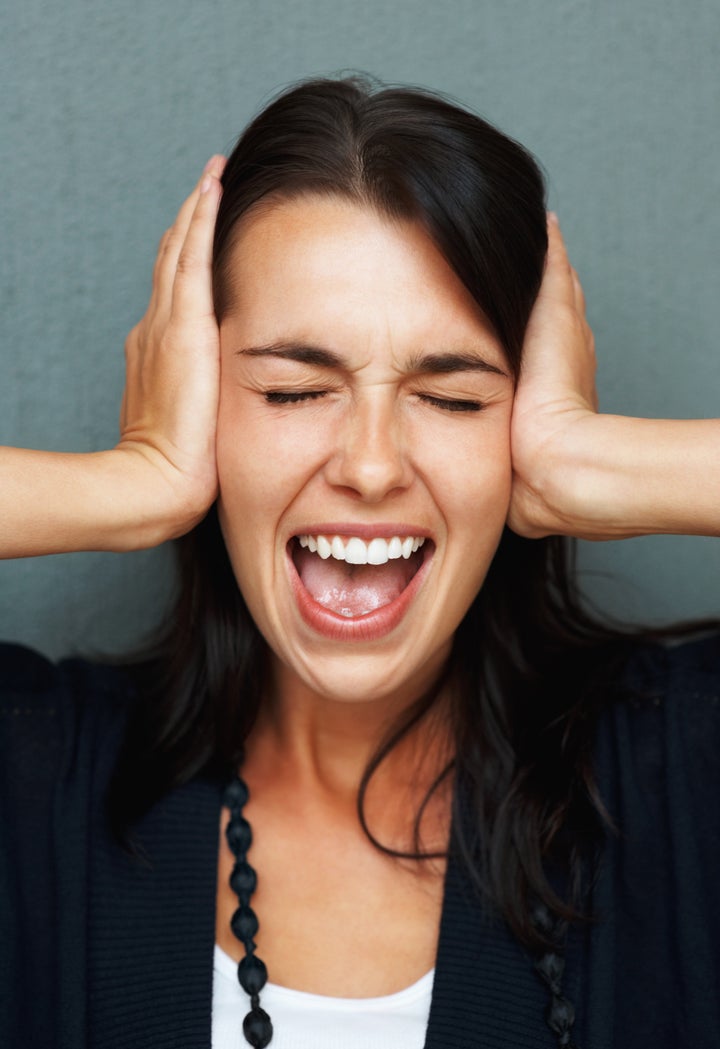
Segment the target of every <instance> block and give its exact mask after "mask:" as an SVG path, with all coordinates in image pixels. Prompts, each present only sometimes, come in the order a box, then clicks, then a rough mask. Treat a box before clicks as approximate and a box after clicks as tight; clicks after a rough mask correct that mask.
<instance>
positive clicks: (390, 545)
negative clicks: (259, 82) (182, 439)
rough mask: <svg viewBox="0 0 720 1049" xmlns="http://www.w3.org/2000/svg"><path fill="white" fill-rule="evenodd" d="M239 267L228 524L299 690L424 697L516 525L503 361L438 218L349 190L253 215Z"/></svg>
mask: <svg viewBox="0 0 720 1049" xmlns="http://www.w3.org/2000/svg"><path fill="white" fill-rule="evenodd" d="M227 272H228V273H229V296H228V298H229V302H230V306H229V308H228V310H227V312H226V315H225V317H224V318H223V321H222V324H221V331H220V334H221V353H222V383H221V400H220V412H219V429H218V439H217V451H218V470H219V477H220V493H221V494H220V501H219V513H220V522H221V526H222V530H223V535H224V537H225V542H226V544H227V549H228V552H229V555H230V559H231V561H232V565H233V569H234V572H235V575H236V578H237V582H238V584H239V586H240V589H241V591H242V593H243V595H244V597H245V600H246V602H247V605H248V608H249V609H250V612H251V614H252V616H253V618H254V620H255V622H256V623H257V625H258V627H259V629H260V631H261V632H262V634H263V636H264V637H265V639H266V641H267V643H268V645H269V646H270V648H271V650H272V652H273V653H274V660H275V670H276V672H277V676H278V680H279V682H280V685H281V687H283V685H285V686H292V687H297V686H301V687H304V688H306V689H309V690H310V691H311V692H312V693H314V694H317V695H321V696H323V697H325V698H336V699H339V700H345V701H348V700H353V701H358V700H372V699H386V698H387V697H390V696H393V697H395V698H398V697H404V696H407V698H408V700H409V699H411V698H414V697H415V696H416V695H417V694H418V693H419V692H420V691H421V690H422V689H423V688H424V687H427V685H428V684H430V683H431V681H432V680H433V679H434V677H435V676H436V675H437V673H438V671H439V669H440V667H441V666H442V664H443V662H444V661H445V659H446V658H447V655H448V653H449V649H450V644H451V639H452V635H453V633H454V631H455V629H456V627H457V626H458V624H459V622H460V620H461V619H462V617H463V616H464V614H465V612H466V611H467V609H468V607H469V605H470V603H471V602H472V600H473V598H474V597H475V595H476V593H477V591H478V589H479V588H480V586H481V584H482V582H483V579H484V577H485V573H486V571H487V569H488V566H489V564H490V561H491V559H492V556H493V553H494V551H495V549H496V546H497V544H498V541H499V539H500V535H501V532H502V528H503V525H504V522H505V517H506V513H507V508H508V503H509V497H510V482H511V463H510V415H511V408H512V396H513V382H512V379H511V376H510V372H509V369H508V366H507V363H506V361H505V358H504V354H503V351H502V349H501V347H500V345H499V343H498V341H497V339H496V338H495V336H494V335H493V333H492V331H491V330H490V327H489V325H488V324H487V322H486V321H485V320H484V318H483V315H482V314H481V313H480V311H479V309H478V307H477V306H476V305H475V303H474V301H473V300H472V298H471V297H470V295H469V293H468V292H467V291H466V290H465V288H464V286H463V285H462V283H461V282H460V280H459V279H458V277H457V276H456V275H455V274H454V272H453V271H452V270H451V269H450V267H449V266H448V264H447V263H446V262H445V261H444V259H443V258H442V256H441V255H440V253H439V251H438V249H437V248H436V247H435V246H434V244H433V242H432V241H431V239H430V238H429V237H428V235H427V234H426V233H425V232H424V230H423V229H422V228H421V227H420V226H419V225H418V224H415V223H412V222H395V221H391V220H389V219H387V218H384V217H382V216H380V215H378V214H377V213H376V212H375V211H373V210H371V209H369V208H365V207H362V206H359V205H357V204H353V203H349V202H347V201H345V200H343V199H340V198H326V197H320V196H305V197H299V198H294V199H292V200H290V201H283V202H279V203H276V204H274V205H273V206H269V207H263V208H261V209H259V210H257V211H255V212H254V213H250V214H249V215H248V216H246V217H245V218H244V219H243V221H242V223H241V225H240V228H239V230H238V231H237V239H236V241H235V243H234V246H233V250H232V253H231V255H230V259H229V266H228V271H227ZM363 561H366V562H367V561H369V563H362V562H363ZM375 562H377V563H375Z"/></svg>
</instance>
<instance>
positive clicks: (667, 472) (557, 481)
mask: <svg viewBox="0 0 720 1049" xmlns="http://www.w3.org/2000/svg"><path fill="white" fill-rule="evenodd" d="M543 460H544V462H543V465H542V468H541V469H540V470H538V477H537V484H534V485H533V495H534V498H535V500H536V512H537V513H538V514H539V515H540V516H541V517H542V518H544V522H543V524H544V529H547V530H549V531H558V532H561V533H562V534H566V535H575V536H579V537H581V538H584V539H621V538H628V537H631V536H637V535H647V534H652V533H672V534H686V535H720V420H713V419H709V420H689V421H685V420H656V419H636V418H627V417H624V416H612V415H587V416H585V417H584V418H582V419H579V420H578V421H577V422H576V423H575V425H574V426H572V427H569V428H568V429H567V430H566V431H565V432H564V434H563V435H562V437H561V438H559V439H558V440H557V442H556V444H555V446H553V443H552V442H548V445H547V446H546V455H545V456H543ZM538 523H540V521H538ZM541 527H542V526H541Z"/></svg>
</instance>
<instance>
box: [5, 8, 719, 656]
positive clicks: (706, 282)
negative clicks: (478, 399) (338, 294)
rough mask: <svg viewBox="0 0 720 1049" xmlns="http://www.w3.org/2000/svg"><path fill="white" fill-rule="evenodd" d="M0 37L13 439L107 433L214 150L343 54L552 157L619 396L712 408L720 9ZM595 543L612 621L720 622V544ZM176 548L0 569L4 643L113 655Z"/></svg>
mask: <svg viewBox="0 0 720 1049" xmlns="http://www.w3.org/2000/svg"><path fill="white" fill-rule="evenodd" d="M0 35H1V37H2V40H1V42H0V49H1V53H0V80H1V82H2V113H1V115H0V149H1V150H2V175H3V177H2V184H3V193H2V195H0V229H1V230H2V250H1V251H0V267H1V270H2V273H1V280H0V288H1V291H0V294H1V295H2V306H1V309H0V325H1V326H2V332H1V339H0V354H1V362H2V367H1V370H0V443H5V444H20V445H26V446H29V447H41V448H53V449H63V450H73V451H81V450H93V449H99V448H104V447H108V446H111V445H112V444H113V443H114V441H115V439H116V433H117V429H116V425H117V424H116V420H117V411H118V406H119V402H120V396H121V391H122V381H123V378H122V376H123V356H122V347H123V342H124V338H125V334H126V333H127V331H128V330H129V329H130V327H131V326H132V325H133V324H134V323H135V321H136V320H137V318H138V317H139V316H140V315H141V314H142V312H143V311H144V305H145V302H146V299H147V293H148V282H149V277H150V272H151V266H152V260H153V255H154V250H155V246H156V244H157V241H158V239H159V237H160V235H161V233H162V231H163V230H164V229H165V228H166V226H167V225H168V224H169V223H170V222H171V221H172V218H173V215H174V213H175V210H176V208H177V206H178V204H179V202H180V201H181V200H182V199H183V197H184V196H185V195H186V192H187V191H188V189H189V187H190V186H191V185H192V183H193V182H194V181H195V179H196V178H197V177H198V174H199V171H200V170H201V168H202V166H203V164H204V162H205V160H206V158H207V157H208V156H209V155H210V154H211V153H213V152H215V151H226V150H227V149H228V148H229V147H230V146H231V144H232V142H233V141H234V139H235V138H236V137H237V135H238V133H239V132H240V130H241V128H242V126H243V125H244V124H245V123H246V121H247V120H248V119H249V118H250V116H251V115H252V114H253V113H254V112H255V111H256V110H257V109H258V108H259V107H260V106H261V105H262V103H263V102H265V101H266V100H267V99H268V98H269V97H270V96H271V95H272V94H273V93H274V92H276V91H277V90H278V89H279V88H281V87H283V86H284V85H286V84H288V83H289V82H291V81H293V80H294V79H296V78H299V77H303V76H308V75H310V74H322V73H332V72H337V71H339V70H346V69H362V70H366V71H368V72H370V73H373V74H375V75H376V76H379V77H381V78H382V79H383V80H386V81H390V82H405V83H415V84H422V85H427V86H430V87H434V88H438V89H440V90H443V91H446V92H448V93H450V94H452V95H455V96H456V97H457V98H459V99H461V100H462V101H464V102H466V103H467V104H469V105H471V106H472V107H473V108H474V109H476V110H477V111H478V112H480V113H481V114H482V115H484V116H485V117H487V118H488V119H490V120H492V121H493V122H495V123H497V124H499V126H500V127H502V128H503V129H504V130H505V131H507V132H508V133H510V134H512V135H513V136H514V137H516V138H518V139H520V141H522V142H523V143H525V144H526V145H527V146H528V147H529V148H530V149H531V150H532V151H533V152H534V153H535V154H536V155H537V156H538V157H539V159H540V160H541V162H542V163H543V165H544V167H545V169H546V171H547V173H548V179H549V185H550V194H551V197H550V203H551V205H552V206H553V207H554V208H555V209H557V210H558V212H559V214H560V217H561V221H562V224H563V229H564V232H565V234H566V238H567V240H568V242H569V246H570V249H571V256H572V259H573V262H574V263H575V265H576V267H577V268H578V270H579V272H580V274H581V277H582V280H583V283H584V286H585V289H586V293H587V297H588V301H589V313H590V319H591V323H592V324H593V327H594V329H595V333H596V337H597V344H598V353H599V360H600V374H599V385H600V397H601V407H602V408H603V409H604V410H606V411H611V412H625V413H629V414H637V415H656V416H663V417H671V416H672V417H678V418H681V417H693V416H716V415H718V414H719V412H718V393H719V392H720V355H719V354H718V309H717V307H718V272H719V265H718V264H719V263H720V258H719V252H718V243H720V214H719V209H718V190H719V189H720V185H719V183H720V133H719V120H718V117H719V114H720V106H719V102H720V62H719V61H718V51H719V48H718V43H719V41H720V5H719V4H718V3H717V0H685V2H684V3H680V2H679V0H678V2H676V3H670V2H668V0H625V2H621V0H603V2H600V0H596V2H594V3H593V2H591V0H545V2H543V3H538V2H537V0H534V2H533V0H445V3H444V4H443V5H442V7H441V6H440V5H439V4H433V3H430V2H428V0H422V2H417V0H391V2H388V0H365V2H364V3H351V2H348V0H294V2H284V3H283V2H280V0H261V2H257V0H255V2H253V3H250V2H248V0H206V2H204V3H203V2H202V0H199V2H198V0H123V3H122V4H119V3H110V2H109V0H100V2H98V0H93V2H91V0H65V2H64V3H62V4H58V3H50V2H49V0H23V2H22V3H14V4H12V5H8V9H7V10H6V11H5V13H4V16H3V21H2V32H1V34H0ZM708 484H713V485H715V486H717V487H718V491H719V492H720V484H719V481H718V473H715V474H714V475H713V476H708ZM719 498H720V497H719ZM39 512H41V511H39ZM580 557H581V565H582V567H583V571H584V576H585V578H586V580H587V588H588V591H589V593H590V594H591V595H592V596H593V597H594V599H595V600H596V601H599V602H600V603H601V604H602V605H603V606H605V607H606V608H609V609H610V610H611V611H612V612H614V613H615V614H618V615H623V616H629V617H631V618H642V619H650V620H653V621H659V620H662V619H664V618H668V617H670V618H674V617H678V616H685V615H692V614H698V613H704V614H708V613H715V614H717V613H718V612H720V596H719V595H720V588H719V586H718V584H719V582H720V544H719V543H718V542H717V541H713V540H711V539H698V538H681V537H651V538H646V539H645V538H643V539H634V540H631V541H626V542H619V543H609V544H597V545H594V544H593V545H591V544H582V545H581V551H580ZM170 562H171V557H170V552H169V551H168V550H167V549H160V550H155V551H149V552H143V553H140V554H132V555H109V554H73V555H64V556H55V557H48V558H42V559H36V560H26V561H18V562H14V563H12V562H5V563H3V564H0V637H3V638H6V639H14V640H20V641H23V642H25V643H28V644H32V645H35V646H37V647H39V648H40V649H41V650H43V651H45V652H47V653H49V654H51V655H58V654H60V653H64V652H67V651H68V650H77V649H82V650H88V649H103V650H111V651H113V650H120V649H122V648H123V647H125V646H126V645H128V644H132V643H134V642H136V641H137V640H138V639H139V637H140V636H141V635H142V634H143V632H144V631H145V630H146V629H147V628H148V627H149V626H150V625H151V624H152V623H153V622H154V621H155V619H156V617H157V615H158V613H159V611H160V609H161V608H162V606H163V603H164V602H165V600H166V597H167V593H168V589H169V585H170V575H171V572H170Z"/></svg>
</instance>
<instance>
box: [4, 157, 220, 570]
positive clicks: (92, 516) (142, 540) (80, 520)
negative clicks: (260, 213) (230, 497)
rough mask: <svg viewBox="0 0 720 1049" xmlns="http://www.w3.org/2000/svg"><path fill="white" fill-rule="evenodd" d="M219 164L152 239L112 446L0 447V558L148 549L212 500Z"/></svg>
mask: <svg viewBox="0 0 720 1049" xmlns="http://www.w3.org/2000/svg"><path fill="white" fill-rule="evenodd" d="M224 165H225V160H224V158H223V157H221V156H215V157H212V158H211V160H210V161H209V162H208V164H207V165H206V167H205V170H204V172H203V174H202V176H201V178H200V180H199V182H198V184H197V186H196V187H195V189H194V191H193V192H192V193H191V195H190V196H189V197H188V199H187V200H186V201H185V203H184V204H183V206H182V207H181V209H180V211H179V213H178V216H177V218H176V220H175V222H174V224H173V226H172V227H171V228H170V229H169V230H168V231H167V233H166V234H165V235H164V237H163V238H162V241H161V243H160V248H159V251H158V256H157V261H156V263H155V269H154V273H153V290H152V295H151V298H150V303H149V305H148V309H147V312H146V314H145V316H144V317H143V318H142V320H141V321H140V322H139V323H138V324H137V325H136V326H135V328H133V330H132V332H131V333H130V335H129V336H128V339H127V343H126V362H127V375H126V387H125V393H124V396H123V402H122V408H121V415H120V430H121V436H120V441H119V443H118V444H117V445H116V447H115V448H113V449H110V450H109V451H103V452H88V453H64V452H45V451H35V450H27V449H22V448H0V557H30V556H34V555H39V554H54V553H65V552H68V551H73V550H115V551H123V550H137V549H141V548H143V547H150V546H156V545H157V544H159V543H162V542H163V541H164V540H166V539H172V538H175V537H176V536H179V535H182V534H183V533H184V532H187V531H189V530H190V529H191V528H192V527H193V526H194V525H195V524H197V522H198V521H200V520H201V519H202V517H203V516H204V514H205V513H206V512H207V510H208V509H209V507H210V505H211V504H212V502H213V500H214V499H215V496H216V494H217V470H216V465H215V429H216V419H217V410H218V397H219V381H220V362H219V335H218V328H217V323H216V321H215V312H214V308H213V294H212V245H213V236H214V231H215V218H216V215H217V208H218V204H219V201H220V195H221V191H222V189H221V185H220V176H221V174H222V171H223V167H224Z"/></svg>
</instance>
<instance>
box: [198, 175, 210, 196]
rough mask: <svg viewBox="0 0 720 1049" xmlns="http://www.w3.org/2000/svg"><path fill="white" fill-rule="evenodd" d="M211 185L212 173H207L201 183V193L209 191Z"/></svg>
mask: <svg viewBox="0 0 720 1049" xmlns="http://www.w3.org/2000/svg"><path fill="white" fill-rule="evenodd" d="M211 186H212V177H211V176H210V175H206V176H205V178H204V179H203V180H202V182H201V183H200V192H201V193H207V191H208V190H209V189H210V187H211Z"/></svg>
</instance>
